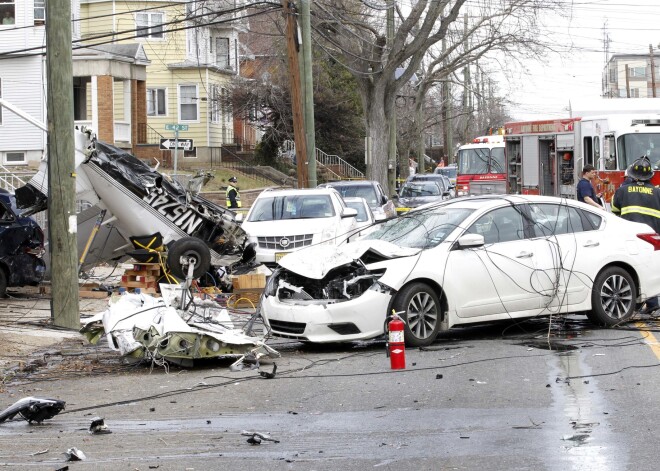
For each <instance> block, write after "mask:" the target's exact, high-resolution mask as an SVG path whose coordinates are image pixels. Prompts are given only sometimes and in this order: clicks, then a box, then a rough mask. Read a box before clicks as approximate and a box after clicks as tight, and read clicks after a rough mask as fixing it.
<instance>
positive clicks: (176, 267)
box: [167, 237, 211, 279]
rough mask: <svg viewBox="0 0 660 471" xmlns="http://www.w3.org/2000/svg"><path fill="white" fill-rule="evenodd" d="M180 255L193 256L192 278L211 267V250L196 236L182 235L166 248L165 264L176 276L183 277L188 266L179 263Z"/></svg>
mask: <svg viewBox="0 0 660 471" xmlns="http://www.w3.org/2000/svg"><path fill="white" fill-rule="evenodd" d="M181 257H193V258H194V259H195V269H194V270H193V278H199V277H201V276H202V275H203V274H204V273H206V272H207V271H209V268H210V267H211V252H210V251H209V248H208V247H207V246H206V244H205V243H204V242H203V241H202V240H200V239H198V238H196V237H183V238H181V239H179V240H176V241H174V242H172V244H171V245H170V247H169V248H168V250H167V265H168V266H169V267H170V270H172V274H173V275H174V276H176V277H177V278H181V279H185V278H186V276H187V275H188V267H187V266H184V265H182V264H181Z"/></svg>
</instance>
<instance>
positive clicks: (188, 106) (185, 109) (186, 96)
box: [179, 85, 199, 121]
mask: <svg viewBox="0 0 660 471" xmlns="http://www.w3.org/2000/svg"><path fill="white" fill-rule="evenodd" d="M197 101H198V100H197V85H179V117H180V120H181V121H197V120H198V119H199V114H198V111H199V110H198V107H197Z"/></svg>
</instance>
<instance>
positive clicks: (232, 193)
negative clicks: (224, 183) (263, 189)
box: [225, 184, 241, 208]
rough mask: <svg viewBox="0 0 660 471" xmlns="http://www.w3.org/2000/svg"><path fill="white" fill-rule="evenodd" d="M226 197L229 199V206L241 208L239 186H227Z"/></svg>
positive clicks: (227, 203)
mask: <svg viewBox="0 0 660 471" xmlns="http://www.w3.org/2000/svg"><path fill="white" fill-rule="evenodd" d="M225 197H226V199H227V201H226V206H227V207H228V208H240V207H241V195H240V194H239V193H238V188H236V187H234V186H232V185H231V184H230V185H229V186H228V187H227V191H226V192H225Z"/></svg>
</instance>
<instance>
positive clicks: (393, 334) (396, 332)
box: [387, 310, 406, 370]
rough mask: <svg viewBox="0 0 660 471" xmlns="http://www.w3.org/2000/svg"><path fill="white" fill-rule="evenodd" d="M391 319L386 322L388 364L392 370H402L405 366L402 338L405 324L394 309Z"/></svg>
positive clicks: (404, 346)
mask: <svg viewBox="0 0 660 471" xmlns="http://www.w3.org/2000/svg"><path fill="white" fill-rule="evenodd" d="M391 319H392V320H391V321H390V322H389V323H388V324H387V330H388V332H389V336H388V340H389V341H388V344H389V350H388V351H389V355H390V366H391V368H392V369H393V370H403V369H405V368H406V344H405V343H404V338H403V329H404V327H405V324H404V323H403V321H402V320H401V318H400V317H399V316H398V315H397V313H396V312H394V310H392V317H391Z"/></svg>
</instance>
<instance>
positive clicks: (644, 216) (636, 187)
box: [612, 156, 660, 314]
mask: <svg viewBox="0 0 660 471" xmlns="http://www.w3.org/2000/svg"><path fill="white" fill-rule="evenodd" d="M626 173H627V174H628V175H627V176H628V177H629V178H630V180H631V182H630V183H628V184H627V185H622V186H621V187H619V188H618V189H617V190H616V193H614V197H613V198H612V212H613V213H614V214H616V215H618V216H621V217H622V218H623V219H627V220H629V221H635V222H641V223H644V224H648V225H649V226H651V227H652V228H653V230H654V231H655V232H656V233H660V188H656V187H654V186H653V185H652V184H651V183H650V182H649V180H651V178H652V177H653V168H652V167H651V161H650V160H649V158H648V157H646V156H644V157H640V158H639V159H637V160H635V161H634V162H633V164H632V165H631V166H630V167H628V170H627V172H626ZM649 294H653V295H655V294H658V293H649ZM656 309H658V298H657V297H652V298H649V299H647V300H646V304H645V305H644V307H643V308H642V310H641V311H640V312H641V313H643V314H644V313H649V312H652V311H655V310H656Z"/></svg>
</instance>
